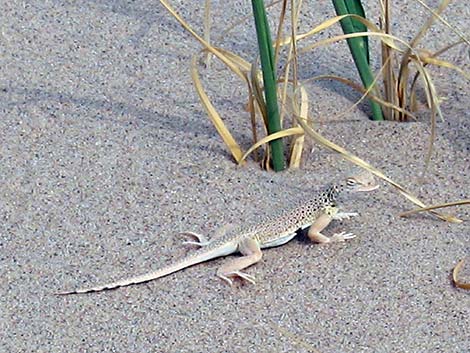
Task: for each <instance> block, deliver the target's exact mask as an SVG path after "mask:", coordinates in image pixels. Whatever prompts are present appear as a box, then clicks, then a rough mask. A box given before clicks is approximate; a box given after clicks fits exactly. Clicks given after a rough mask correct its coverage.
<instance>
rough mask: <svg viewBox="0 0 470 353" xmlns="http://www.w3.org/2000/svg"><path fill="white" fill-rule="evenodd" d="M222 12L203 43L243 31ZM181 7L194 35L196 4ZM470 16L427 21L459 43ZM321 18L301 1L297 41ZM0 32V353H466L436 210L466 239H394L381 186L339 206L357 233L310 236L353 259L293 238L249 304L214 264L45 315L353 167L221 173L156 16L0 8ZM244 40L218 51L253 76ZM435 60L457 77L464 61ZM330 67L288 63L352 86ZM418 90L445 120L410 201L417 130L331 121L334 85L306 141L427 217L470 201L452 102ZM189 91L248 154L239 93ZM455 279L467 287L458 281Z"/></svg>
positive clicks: (342, 51) (450, 95)
mask: <svg viewBox="0 0 470 353" xmlns="http://www.w3.org/2000/svg"><path fill="white" fill-rule="evenodd" d="M429 3H430V5H432V6H435V5H436V1H429ZM456 3H457V2H456ZM232 5H236V6H227V5H226V4H225V5H223V4H222V3H219V2H214V3H213V11H214V16H215V17H216V18H217V19H218V22H217V24H215V25H214V37H217V34H219V35H220V33H221V32H220V31H221V29H222V28H225V27H227V26H228V25H229V24H230V23H233V22H234V19H236V18H239V17H241V16H243V15H244V14H249V13H250V11H251V9H250V3H249V2H246V1H245V2H243V3H242V2H239V3H237V4H232ZM179 8H180V11H181V14H182V15H183V16H184V17H185V18H188V19H190V22H191V24H192V25H193V26H194V27H195V28H196V29H197V30H199V31H200V30H201V18H202V16H203V10H202V5H201V4H189V3H188V4H181V5H180V6H179ZM374 11H375V12H374ZM370 12H371V13H372V14H374V13H376V10H374V9H371V10H370ZM469 12H470V10H469V7H468V6H467V5H466V4H465V2H459V4H456V5H452V6H451V7H450V8H449V10H448V12H447V14H446V16H445V18H446V20H447V21H449V22H450V23H451V24H452V25H454V26H456V27H458V28H460V29H461V30H462V31H463V32H464V34H465V35H466V36H467V38H468V37H470V32H469V20H468V19H469V18H470V13H469ZM395 14H396V16H397V17H396V19H397V21H396V26H395V28H394V30H395V32H396V33H402V36H403V37H404V38H408V39H409V38H410V37H411V35H412V33H415V31H416V30H417V28H418V26H419V25H420V24H421V23H422V22H423V21H424V19H423V16H424V14H425V11H424V10H423V9H422V8H421V7H419V5H416V4H414V3H412V2H405V6H404V7H402V8H396V9H395ZM331 15H332V9H331V3H330V2H329V1H315V2H311V3H309V4H307V8H306V10H305V11H304V13H303V15H302V16H303V19H304V21H305V22H306V23H307V24H310V26H313V25H314V24H317V23H319V22H320V21H321V20H322V19H324V18H326V17H327V16H331ZM0 17H1V18H0V19H1V21H0V29H1V32H0V54H1V55H0V107H1V120H0V181H1V182H0V217H1V218H0V219H1V222H0V268H1V273H2V275H1V277H0V283H1V286H0V319H1V321H0V351H1V352H108V351H113V352H309V351H310V352H468V351H470V319H469V318H470V292H468V291H467V292H465V291H463V290H459V289H456V288H454V287H453V286H452V283H451V279H450V271H451V269H452V268H453V266H455V264H456V262H457V261H458V260H459V259H461V258H463V257H465V256H468V255H470V227H469V225H468V220H469V218H470V217H469V209H468V207H467V208H464V207H462V208H460V209H454V210H451V211H452V212H455V214H457V215H458V216H459V217H461V218H462V219H465V220H467V222H464V223H462V224H458V225H455V224H447V223H445V222H442V221H440V220H438V219H436V218H434V217H431V216H428V215H421V216H415V217H411V218H409V219H403V218H399V217H397V214H398V213H399V212H400V211H403V210H407V209H409V208H412V205H411V204H410V203H408V202H407V201H405V200H404V199H403V198H402V197H401V196H399V195H398V194H397V193H396V192H394V191H393V190H392V189H391V188H389V187H387V186H386V185H382V187H381V188H380V189H379V190H377V191H376V192H374V193H372V194H369V195H365V194H364V195H358V197H357V198H355V199H350V200H345V201H344V204H343V207H344V211H349V212H352V211H356V212H359V213H360V216H359V217H357V218H355V219H352V220H347V221H344V222H337V223H335V224H332V225H331V226H330V227H329V228H328V230H327V231H326V233H327V234H333V233H334V232H339V231H342V230H348V231H352V232H354V233H355V234H357V238H356V239H354V240H352V241H350V242H347V243H342V244H333V245H329V246H319V245H315V244H311V243H309V242H308V241H307V240H306V238H305V236H304V237H302V236H299V237H298V239H295V240H293V241H292V242H290V243H289V244H287V245H285V246H283V247H279V248H276V249H270V250H267V251H265V253H264V257H263V260H262V262H261V263H259V264H257V265H256V266H253V267H252V268H250V269H249V270H248V272H249V273H250V274H252V275H254V276H256V279H257V282H258V283H257V285H256V286H253V285H250V284H241V283H238V284H237V285H236V286H234V287H233V288H230V287H229V286H227V285H226V284H225V283H223V282H222V281H220V280H219V279H217V278H216V277H215V276H214V274H215V271H216V269H217V268H218V267H219V266H220V265H221V264H223V263H226V261H227V260H228V259H218V260H214V261H212V262H209V263H206V264H202V265H199V266H196V267H193V268H190V269H187V270H184V271H181V272H178V273H176V274H174V275H172V276H168V277H166V278H163V279H160V280H158V281H153V282H149V283H146V284H142V285H139V286H131V287H126V288H121V289H118V290H114V291H107V292H103V293H96V294H90V295H80V296H67V297H57V296H54V295H53V293H54V292H56V291H58V290H64V289H72V288H77V287H82V286H87V285H91V284H97V283H101V282H108V281H109V280H115V279H120V278H123V277H127V276H133V275H136V274H140V273H144V272H147V271H149V270H152V269H156V268H158V267H159V266H161V265H162V264H165V263H168V262H171V261H172V260H174V259H176V258H179V257H182V256H184V255H185V254H187V253H188V252H190V251H191V250H192V249H188V248H187V247H184V246H182V245H181V239H180V238H179V237H177V236H175V234H176V233H177V232H180V231H183V230H193V231H197V232H202V233H205V234H209V235H210V234H213V233H214V231H215V230H216V229H217V228H218V227H220V226H222V225H224V224H227V223H232V224H241V223H245V224H254V223H256V222H258V221H259V220H260V219H262V218H263V217H265V216H266V215H269V214H271V213H272V212H279V211H280V210H282V209H285V208H289V207H292V206H293V205H295V204H296V203H298V202H299V200H300V199H304V198H308V197H309V196H310V195H313V193H315V192H317V191H318V190H320V189H321V187H322V186H323V185H325V184H328V183H330V182H332V181H335V180H339V179H340V178H341V175H343V174H344V171H346V170H348V168H349V166H348V165H347V163H345V162H343V161H341V160H340V159H339V158H337V157H336V156H335V155H334V154H332V153H330V152H328V151H325V150H324V149H322V148H320V147H319V146H316V145H314V144H312V143H310V145H311V147H312V151H311V152H309V153H308V154H307V155H306V157H305V160H304V165H303V167H302V169H300V170H297V171H286V172H283V173H277V174H275V173H267V172H264V171H261V170H260V168H259V167H258V165H257V163H255V162H254V161H250V162H249V163H248V164H247V165H246V166H244V167H237V166H236V165H235V164H234V163H233V161H232V159H231V157H230V155H229V154H228V153H227V151H226V149H225V147H224V145H223V144H222V142H221V140H220V138H219V137H218V135H217V134H216V132H215V129H214V128H213V127H212V126H211V124H210V122H209V121H208V119H207V117H206V115H205V113H204V111H203V109H202V108H201V105H200V104H199V102H198V98H197V96H196V94H195V92H194V90H193V88H192V84H191V80H190V75H189V66H188V64H189V61H190V58H191V56H192V55H193V54H194V53H196V52H197V51H198V49H199V47H198V45H197V44H196V43H195V42H194V40H192V38H191V37H190V36H189V35H188V34H187V33H186V32H184V31H183V30H182V29H181V28H180V26H179V25H178V24H176V22H175V20H174V19H173V18H171V17H170V16H169V15H168V14H167V13H166V12H165V11H164V9H163V7H162V6H161V5H160V4H159V3H158V2H156V1H146V0H137V1H132V2H127V1H120V0H117V1H91V0H89V1H82V2H81V5H75V2H59V1H28V2H23V1H9V2H7V1H4V2H3V4H2V11H1V14H0ZM242 27H244V28H241V29H240V27H239V28H238V29H237V30H235V31H232V32H230V33H229V34H227V35H225V36H224V39H225V40H224V44H223V45H224V47H225V48H228V49H230V50H233V51H234V52H237V53H240V54H241V55H242V56H243V57H245V58H246V59H248V60H250V61H252V60H253V58H254V56H255V53H256V43H255V41H254V34H253V33H254V32H253V31H252V28H251V22H250V21H249V22H248V24H247V25H245V26H242ZM332 33H338V29H335V30H334V31H330V32H325V33H322V34H321V37H327V36H331V35H332ZM449 38H452V40H456V38H457V37H456V35H455V34H453V33H451V31H449V30H448V29H447V28H446V27H445V26H443V25H437V26H436V27H435V29H434V30H433V31H432V32H431V33H430V35H429V36H427V37H426V39H425V43H426V44H427V46H428V47H429V48H430V49H435V48H438V47H440V44H438V43H439V41H441V40H447V41H449V40H450V39H449ZM215 39H216V40H217V38H215ZM219 43H220V41H219ZM445 58H447V59H449V60H452V61H453V62H456V63H457V64H459V65H461V66H462V67H463V68H464V69H466V70H467V72H468V71H469V68H470V62H469V61H470V59H469V52H468V48H467V49H464V48H462V47H457V48H455V49H453V50H452V51H451V52H449V54H447V55H446V56H445ZM342 60H346V61H347V62H349V61H350V59H349V54H348V52H347V48H346V46H345V45H343V44H341V45H339V44H338V45H335V46H334V47H331V48H327V49H323V50H318V51H316V52H315V53H313V54H310V55H309V56H304V57H303V60H302V64H301V72H302V77H303V78H308V77H311V76H314V75H318V74H326V73H336V74H340V75H341V74H342V75H346V76H348V77H352V78H355V72H354V71H353V70H350V69H349V68H347V67H343V64H342ZM433 72H434V74H435V79H436V85H437V86H438V87H439V90H440V93H441V95H442V96H443V97H445V98H446V100H445V101H444V103H443V106H442V109H443V113H444V116H445V119H446V120H445V122H440V123H439V124H438V138H437V141H436V146H435V153H434V155H433V162H432V167H431V169H430V171H429V173H428V174H427V177H426V179H425V181H423V182H420V181H419V180H418V176H419V173H420V171H421V170H422V167H423V160H424V154H425V151H426V148H427V144H428V138H429V123H428V122H426V116H425V114H422V121H421V122H417V123H408V124H397V123H392V122H384V123H373V122H371V121H369V120H367V118H366V116H367V115H366V113H365V112H364V109H365V110H367V107H364V106H362V107H360V109H356V110H354V111H353V112H351V113H350V114H348V116H347V117H343V118H340V119H333V118H331V117H332V116H333V115H334V114H337V113H339V112H341V111H343V110H345V109H346V108H347V107H348V106H349V105H350V104H351V102H352V101H353V100H354V99H357V95H355V94H354V93H351V92H350V91H349V90H347V89H344V88H343V87H341V86H338V85H336V84H333V83H331V82H322V83H319V84H315V85H311V87H310V89H311V91H310V93H311V97H312V114H313V115H314V116H316V117H317V118H318V121H320V122H321V123H319V124H318V127H319V129H320V131H322V132H323V133H324V134H325V135H326V136H328V137H330V138H332V139H333V140H334V141H336V142H337V143H339V144H341V145H342V146H345V147H347V148H348V149H349V150H350V151H351V152H353V153H356V154H357V155H359V156H361V157H362V158H364V159H366V160H368V161H369V162H370V163H372V164H373V165H375V166H377V167H378V168H380V169H382V170H384V171H386V172H387V173H388V174H389V175H390V176H391V177H393V178H394V179H396V180H397V181H399V182H402V183H404V184H406V185H409V187H410V189H411V190H413V191H414V192H415V193H416V194H417V195H419V196H420V197H421V198H422V199H423V200H425V201H426V202H428V203H438V202H444V201H451V200H458V199H463V198H469V191H470V188H469V186H470V163H469V146H470V123H469V119H470V110H469V102H470V100H469V92H470V90H469V88H470V85H469V82H468V81H465V80H464V79H462V77H461V76H458V75H457V74H455V73H453V72H450V71H448V70H434V71H433ZM205 77H206V78H209V79H210V80H211V81H210V82H209V81H208V79H206V80H205V82H206V84H207V87H210V91H211V92H212V93H211V95H212V97H213V98H214V100H215V102H216V104H217V106H218V108H219V109H220V112H221V113H222V114H223V115H224V116H227V117H230V118H228V120H229V122H228V123H229V125H230V126H233V127H235V126H238V127H239V128H238V129H239V131H238V132H237V133H235V135H236V138H237V139H238V140H239V142H240V143H241V145H242V146H243V148H245V149H246V148H248V147H249V146H250V132H249V123H248V120H247V116H246V113H245V112H244V110H243V109H244V103H245V98H246V93H245V91H244V90H243V86H242V85H241V84H240V83H239V82H237V81H235V80H234V79H233V78H231V77H230V76H229V75H227V73H226V71H223V70H221V69H220V67H219V65H218V64H217V63H215V64H214V66H213V69H212V70H211V71H210V72H206V73H205ZM313 97H315V98H313ZM240 126H241V128H240ZM462 276H463V278H465V279H467V280H470V270H469V269H468V267H467V269H465V270H464V272H463V273H462Z"/></svg>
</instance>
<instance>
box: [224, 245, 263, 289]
mask: <svg viewBox="0 0 470 353" xmlns="http://www.w3.org/2000/svg"><path fill="white" fill-rule="evenodd" d="M238 251H240V252H241V253H242V255H243V256H242V257H240V258H238V259H235V260H233V261H231V262H229V263H228V264H226V265H223V266H222V267H220V268H219V270H218V271H217V276H219V277H220V278H222V279H223V280H224V281H226V282H227V283H228V284H230V285H232V284H233V281H232V279H230V278H229V277H240V278H242V279H244V280H247V281H248V282H250V283H253V284H255V278H254V277H253V276H251V275H248V274H246V273H243V272H241V270H243V269H245V268H247V267H248V266H251V265H253V264H255V263H257V262H258V261H260V260H261V258H262V256H263V254H262V252H261V249H260V246H259V243H258V241H256V240H255V239H251V238H245V239H243V240H241V241H240V244H239V245H238Z"/></svg>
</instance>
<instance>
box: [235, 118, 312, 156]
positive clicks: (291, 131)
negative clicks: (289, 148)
mask: <svg viewBox="0 0 470 353" xmlns="http://www.w3.org/2000/svg"><path fill="white" fill-rule="evenodd" d="M303 134H304V130H302V128H301V127H298V126H297V127H291V128H289V129H285V130H281V131H278V132H276V133H274V134H271V135H268V136H265V137H263V138H262V139H261V140H259V141H258V142H257V143H255V144H254V145H253V146H251V147H250V148H249V149H248V151H246V152H245V154H244V155H243V156H242V157H241V160H240V161H241V162H242V161H244V160H245V159H246V157H248V156H249V154H250V153H251V152H253V151H254V150H255V149H257V148H258V147H261V146H262V145H264V144H266V143H268V142H270V141H273V140H275V139H279V138H284V137H289V136H293V135H303Z"/></svg>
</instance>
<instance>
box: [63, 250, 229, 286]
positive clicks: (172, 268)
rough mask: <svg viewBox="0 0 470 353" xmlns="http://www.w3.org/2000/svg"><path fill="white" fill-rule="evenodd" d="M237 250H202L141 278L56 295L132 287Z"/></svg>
mask: <svg viewBox="0 0 470 353" xmlns="http://www.w3.org/2000/svg"><path fill="white" fill-rule="evenodd" d="M236 250H237V246H236V245H235V244H233V245H232V244H224V245H222V246H218V247H216V248H212V249H200V250H199V251H197V252H196V253H195V254H193V255H191V256H188V257H185V258H183V259H182V260H180V261H178V262H176V263H174V264H171V265H168V266H165V267H162V268H160V269H158V270H156V271H153V272H149V273H146V274H143V275H140V276H136V277H132V278H128V279H123V280H119V281H116V282H110V283H106V284H103V285H98V286H95V287H90V288H81V289H76V290H71V291H65V292H59V293H56V294H57V295H68V294H83V293H91V292H100V291H104V290H109V289H115V288H119V287H125V286H130V285H133V284H139V283H144V282H148V281H152V280H154V279H157V278H160V277H164V276H167V275H169V274H172V273H174V272H176V271H179V270H182V269H184V268H187V267H190V266H193V265H196V264H199V263H201V262H205V261H208V260H211V259H215V258H216V257H220V256H225V255H229V254H232V253H234V252H235V251H236Z"/></svg>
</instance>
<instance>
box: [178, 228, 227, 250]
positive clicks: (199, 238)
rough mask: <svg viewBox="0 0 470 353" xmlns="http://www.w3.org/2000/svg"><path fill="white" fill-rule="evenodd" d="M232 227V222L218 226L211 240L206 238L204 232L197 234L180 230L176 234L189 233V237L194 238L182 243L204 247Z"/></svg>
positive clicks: (184, 234)
mask: <svg viewBox="0 0 470 353" xmlns="http://www.w3.org/2000/svg"><path fill="white" fill-rule="evenodd" d="M233 228H234V226H233V225H232V224H226V225H224V226H222V227H220V228H218V229H217V230H216V231H215V234H214V238H213V239H211V240H209V239H207V237H206V236H205V235H204V234H199V233H195V232H182V233H178V235H182V236H186V235H189V236H190V237H193V238H195V239H196V240H194V241H191V240H190V241H184V242H183V244H184V245H196V246H200V247H204V246H207V245H209V244H211V243H212V242H213V241H214V240H216V239H219V238H220V237H223V236H224V235H225V234H227V232H229V231H230V230H231V229H233Z"/></svg>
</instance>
